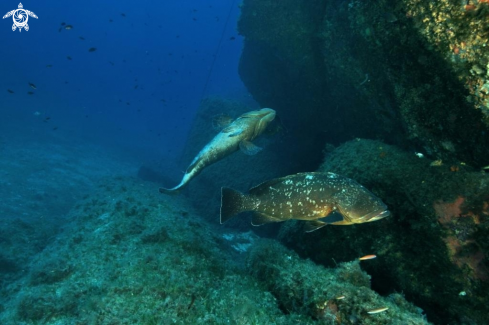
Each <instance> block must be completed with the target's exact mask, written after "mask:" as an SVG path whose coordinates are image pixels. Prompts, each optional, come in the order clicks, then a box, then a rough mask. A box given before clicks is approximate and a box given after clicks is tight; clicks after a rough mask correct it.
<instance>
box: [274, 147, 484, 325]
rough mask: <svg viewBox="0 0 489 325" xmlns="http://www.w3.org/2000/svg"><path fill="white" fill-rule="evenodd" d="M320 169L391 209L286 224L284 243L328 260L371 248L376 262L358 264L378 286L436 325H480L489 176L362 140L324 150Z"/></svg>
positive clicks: (327, 262) (347, 257)
mask: <svg viewBox="0 0 489 325" xmlns="http://www.w3.org/2000/svg"><path fill="white" fill-rule="evenodd" d="M319 171H324V172H326V171H328V172H334V173H338V174H341V175H344V176H347V177H350V178H353V179H355V180H357V181H358V182H359V183H361V184H363V185H365V186H366V187H367V188H369V189H371V190H372V191H373V192H374V193H375V194H376V195H378V196H379V197H381V198H382V199H383V201H384V202H385V203H386V204H387V205H388V206H389V210H390V211H391V212H392V215H391V216H390V217H388V218H385V219H383V220H380V221H377V222H375V223H367V224H362V225H355V226H350V227H336V226H328V227H324V228H322V229H320V230H318V231H315V232H312V233H307V234H306V233H304V230H303V229H302V225H301V224H300V222H288V223H285V224H284V226H283V227H282V228H281V229H280V235H279V237H280V238H281V240H282V241H283V242H284V243H286V244H287V245H288V246H289V247H293V248H294V249H295V250H296V251H298V252H299V253H300V255H302V256H305V257H310V258H312V259H313V260H314V261H316V262H319V263H321V264H323V265H330V266H333V265H335V263H336V262H340V261H348V260H352V259H354V258H356V257H360V256H364V255H367V254H376V255H377V258H376V259H375V260H373V261H369V263H362V268H364V269H365V270H366V271H367V272H368V273H369V274H370V275H371V276H372V287H373V288H374V289H375V290H376V291H378V292H381V293H384V294H387V293H392V292H403V293H404V294H405V295H406V297H407V298H408V300H410V301H413V302H414V303H415V304H416V305H418V306H420V307H421V308H423V309H424V310H425V311H426V313H427V315H428V320H430V321H433V322H434V323H436V324H485V322H486V321H487V315H488V314H489V308H488V304H487V292H488V290H489V281H488V280H489V264H488V261H487V258H486V257H487V256H488V255H489V249H488V246H487V238H488V236H489V224H488V220H487V216H488V215H489V177H488V175H487V174H485V173H484V172H483V171H482V172H481V171H480V170H473V169H472V168H470V167H467V166H466V165H463V164H460V163H459V164H457V163H443V162H440V161H436V160H435V161H433V160H430V159H427V158H419V157H417V156H416V155H415V154H414V153H411V152H405V151H402V150H400V149H398V148H397V147H395V146H391V145H386V144H385V143H382V142H380V141H372V140H360V139H357V140H353V141H350V142H347V143H345V144H343V145H342V146H340V147H338V148H336V149H335V150H333V151H331V152H328V153H327V155H326V157H325V162H324V163H323V165H322V166H321V167H320V168H319ZM335 261H336V262H335Z"/></svg>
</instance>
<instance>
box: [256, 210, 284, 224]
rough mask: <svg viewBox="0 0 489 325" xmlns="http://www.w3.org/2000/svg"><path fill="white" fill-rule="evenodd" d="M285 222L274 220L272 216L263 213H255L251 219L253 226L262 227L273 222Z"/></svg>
mask: <svg viewBox="0 0 489 325" xmlns="http://www.w3.org/2000/svg"><path fill="white" fill-rule="evenodd" d="M281 221H283V220H280V219H277V218H274V217H272V216H269V215H268V214H265V213H261V212H256V211H255V212H254V213H253V216H252V217H251V224H252V225H253V226H261V225H264V224H266V223H271V222H281Z"/></svg>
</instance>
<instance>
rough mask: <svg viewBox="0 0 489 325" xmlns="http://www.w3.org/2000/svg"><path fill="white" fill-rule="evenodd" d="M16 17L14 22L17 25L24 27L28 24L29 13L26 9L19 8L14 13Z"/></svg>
mask: <svg viewBox="0 0 489 325" xmlns="http://www.w3.org/2000/svg"><path fill="white" fill-rule="evenodd" d="M13 16H14V17H13V18H14V24H15V25H16V26H17V27H20V28H22V27H24V26H25V25H27V20H29V16H28V15H27V12H26V11H25V10H24V9H17V10H16V11H15V13H14V14H13Z"/></svg>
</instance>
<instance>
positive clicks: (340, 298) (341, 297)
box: [336, 296, 345, 300]
mask: <svg viewBox="0 0 489 325" xmlns="http://www.w3.org/2000/svg"><path fill="white" fill-rule="evenodd" d="M343 299H345V296H339V297H336V300H343Z"/></svg>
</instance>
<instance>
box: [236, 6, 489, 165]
mask: <svg viewBox="0 0 489 325" xmlns="http://www.w3.org/2000/svg"><path fill="white" fill-rule="evenodd" d="M488 12H489V4H488V3H486V2H482V1H479V2H478V4H468V5H463V4H461V3H460V2H459V1H448V0H443V1H434V2H433V1H428V2H427V1H419V0H397V1H375V2H365V1H356V0H351V1H321V0H298V1H296V0H284V1H280V2H277V1H261V0H245V1H244V2H243V5H242V15H241V19H240V21H239V32H240V33H241V34H242V35H243V36H244V37H245V47H244V50H243V54H242V57H241V61H240V75H241V77H242V79H243V81H244V82H245V84H246V86H247V87H248V89H249V90H250V92H251V93H252V95H253V96H254V98H255V99H256V100H257V101H258V102H259V103H260V104H261V105H265V106H271V107H274V108H275V109H276V110H277V113H278V114H279V115H281V116H282V117H283V119H284V123H285V124H286V125H287V127H288V128H289V129H290V130H291V131H292V132H293V134H294V135H295V136H296V139H297V141H299V142H300V143H304V145H303V146H298V147H297V148H301V149H300V150H299V151H298V153H299V154H301V155H307V156H308V157H310V159H317V157H318V156H319V155H320V150H321V149H319V148H320V147H321V146H322V144H324V141H326V139H328V140H327V141H329V142H332V143H339V142H342V141H344V140H350V139H352V138H355V137H363V138H376V137H380V138H384V139H387V141H388V142H389V143H391V144H392V143H394V144H399V145H404V146H406V145H409V146H416V147H418V148H423V149H424V151H426V152H427V153H429V154H431V155H434V156H436V157H437V158H439V159H447V158H457V159H459V160H460V161H464V162H466V163H468V164H472V165H474V166H479V167H480V166H485V165H488V164H489V129H488V126H489V114H488V112H489V86H488V85H489V68H488V63H489V54H488V53H489V51H485V47H486V45H489V40H488V37H489V34H488V31H487V27H486V26H485V23H484V19H486V17H487V13H488ZM321 142H323V143H321ZM311 143H316V144H319V143H321V144H320V145H319V146H316V147H315V150H308V149H310V144H311Z"/></svg>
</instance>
